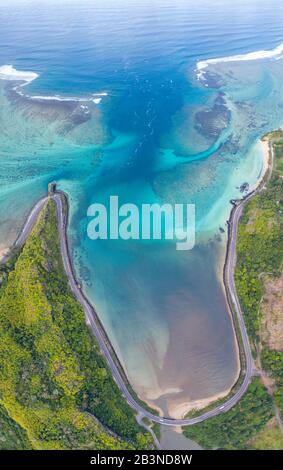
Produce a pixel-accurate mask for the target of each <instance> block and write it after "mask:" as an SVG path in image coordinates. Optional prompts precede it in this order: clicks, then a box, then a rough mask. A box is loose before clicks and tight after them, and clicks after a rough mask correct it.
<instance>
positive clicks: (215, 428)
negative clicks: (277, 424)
mask: <svg viewBox="0 0 283 470" xmlns="http://www.w3.org/2000/svg"><path fill="white" fill-rule="evenodd" d="M272 415H273V410H272V399H271V397H270V396H269V394H268V393H267V391H266V389H265V387H264V386H263V385H262V383H261V382H260V380H259V379H258V378H257V379H254V380H253V382H252V383H251V385H250V386H249V388H248V391H247V393H246V394H245V395H244V396H243V398H242V399H241V400H240V401H239V402H238V403H237V405H235V406H234V407H233V408H232V409H231V410H230V411H228V412H227V413H224V414H220V415H218V416H215V417H213V418H210V419H208V420H206V421H203V422H201V423H198V424H196V425H195V426H188V427H187V428H184V431H183V432H184V435H185V436H186V437H188V438H189V439H192V440H193V441H195V442H197V443H198V444H199V445H200V446H201V447H203V448H205V449H215V448H218V449H245V448H247V447H248V445H247V442H248V441H249V440H250V439H252V438H253V437H254V436H255V435H256V434H257V433H258V432H259V431H261V430H262V429H263V428H264V426H265V425H266V423H267V422H268V421H269V420H270V419H271V417H272Z"/></svg>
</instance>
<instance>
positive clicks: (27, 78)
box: [0, 65, 108, 104]
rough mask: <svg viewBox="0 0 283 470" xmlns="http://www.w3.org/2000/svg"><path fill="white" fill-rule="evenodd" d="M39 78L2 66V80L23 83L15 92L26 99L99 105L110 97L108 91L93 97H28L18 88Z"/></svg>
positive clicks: (32, 73)
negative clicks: (105, 98)
mask: <svg viewBox="0 0 283 470" xmlns="http://www.w3.org/2000/svg"><path fill="white" fill-rule="evenodd" d="M38 77H39V74H38V73H36V72H28V71H21V70H17V69H15V68H14V67H13V66H12V65H2V66H0V80H8V81H21V82H23V83H21V84H19V85H17V86H16V87H14V90H15V91H16V92H17V93H18V94H19V95H20V96H24V97H25V98H28V99H31V100H42V101H43V100H44V101H63V102H64V101H65V102H90V101H92V102H93V103H95V104H99V103H100V102H101V100H102V97H104V96H108V93H107V92H106V91H104V92H101V93H92V95H91V97H89V96H88V97H85V98H84V97H82V98H79V97H73V96H70V97H64V96H60V95H51V96H48V95H28V94H27V93H23V92H22V91H20V90H18V88H20V87H23V86H26V85H28V84H29V83H31V82H32V81H33V80H36V79H37V78H38Z"/></svg>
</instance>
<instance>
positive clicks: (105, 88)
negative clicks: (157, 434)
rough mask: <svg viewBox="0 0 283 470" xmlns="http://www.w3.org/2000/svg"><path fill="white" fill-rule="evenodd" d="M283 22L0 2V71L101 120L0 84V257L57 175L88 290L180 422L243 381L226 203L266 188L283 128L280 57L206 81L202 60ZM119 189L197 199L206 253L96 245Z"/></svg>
mask: <svg viewBox="0 0 283 470" xmlns="http://www.w3.org/2000/svg"><path fill="white" fill-rule="evenodd" d="M58 3H59V4H58ZM282 24H283V5H282V4H281V3H280V2H279V1H278V0H270V1H268V2H265V1H263V0H246V1H244V0H235V1H234V2H232V3H231V2H228V0H215V1H214V0H199V1H197V0H179V1H178V0H175V1H173V0H155V1H154V0H152V1H150V0H145V1H141V0H132V1H131V0H116V1H114V0H104V1H102V0H101V1H100V0H98V1H96V0H94V1H91V0H81V1H76V0H73V1H71V0H69V1H67V0H62V1H60V2H55V1H53V0H50V1H49V0H38V1H35V0H34V1H32V0H27V1H25V0H23V1H20V0H12V1H9V2H8V1H6V0H1V1H0V31H1V40H0V67H1V65H7V64H11V65H13V67H14V68H15V69H17V70H20V71H32V72H36V73H38V74H39V77H38V78H37V79H36V80H34V81H32V82H31V83H30V84H29V85H28V86H27V87H25V88H22V89H21V90H22V91H23V92H24V93H25V94H28V95H36V96H38V95H40V96H42V95H43V96H54V95H57V96H58V95H60V96H61V97H65V98H67V97H69V98H70V97H71V98H74V97H76V98H78V97H79V98H81V99H85V101H84V102H83V106H87V107H88V111H89V112H90V114H91V119H90V120H85V121H84V120H81V118H82V115H83V113H84V110H83V108H80V106H81V104H80V103H77V104H74V103H73V102H71V103H69V102H68V101H65V102H64V101H57V100H56V101H54V100H49V101H48V100H42V99H39V100H30V99H27V98H25V97H23V96H22V97H19V96H18V95H17V94H16V93H14V92H13V90H12V88H11V86H8V88H7V83H8V85H11V82H6V81H4V80H0V91H1V94H0V165H1V172H0V215H1V230H0V248H5V247H6V246H7V245H8V244H10V243H11V242H12V241H13V239H14V238H15V236H16V232H17V230H18V229H19V228H20V227H21V224H22V223H23V220H24V217H25V215H26V214H27V212H28V210H29V209H30V208H31V206H32V204H33V203H34V202H35V201H36V199H37V198H38V197H40V196H41V195H42V194H43V193H44V192H45V191H46V187H47V184H48V182H49V181H51V180H56V181H57V182H58V184H59V187H61V188H62V189H64V190H65V191H67V192H68V194H69V197H70V203H71V224H70V229H69V236H70V243H71V250H72V256H73V259H74V264H75V268H76V272H77V275H78V277H79V279H80V280H81V282H82V284H83V287H84V289H85V292H86V293H87V295H88V296H89V297H90V299H91V300H92V301H93V303H94V305H95V306H96V309H97V312H98V314H99V316H100V318H101V320H102V322H103V324H104V326H105V328H106V330H107V332H108V334H109V336H110V338H111V341H112V342H113V344H114V346H115V348H116V351H117V353H118V356H119V358H120V360H121V362H122V364H123V366H124V368H125V370H126V372H127V374H128V376H129V379H130V381H131V382H132V384H133V386H134V388H135V389H136V391H137V392H138V393H139V394H140V396H141V397H142V398H143V399H147V400H148V401H150V402H151V403H154V404H156V405H158V406H160V407H161V408H162V409H163V410H165V411H166V412H170V414H171V415H177V414H181V413H182V412H184V411H185V410H186V409H187V408H188V403H189V402H191V401H194V400H198V399H202V398H208V397H212V396H214V395H216V394H218V393H221V392H223V391H225V390H227V389H228V388H229V387H230V386H231V385H232V384H233V382H234V380H235V378H236V376H237V373H238V364H237V357H238V351H237V347H236V344H235V339H234V332H233V327H232V323H231V318H230V316H229V313H228V310H227V306H226V302H225V297H224V293H223V286H222V280H221V279H222V268H223V259H224V253H225V246H226V238H227V227H226V220H227V218H228V216H229V212H230V209H231V205H230V203H229V200H230V199H231V198H232V197H238V196H239V195H240V190H239V188H240V186H241V184H243V183H245V182H248V183H249V184H250V185H253V184H255V183H256V182H257V181H258V179H259V177H260V173H261V170H262V153H261V148H260V145H259V144H258V138H259V137H260V136H261V135H262V134H263V133H264V132H265V131H266V130H270V129H272V128H273V127H276V126H278V125H280V124H281V122H282V119H281V114H282V103H283V99H282V85H281V83H283V82H282V72H281V68H282V66H281V61H280V60H277V59H276V60H275V59H274V60H272V61H265V60H263V61H262V60H259V61H253V62H241V63H240V62H239V63H236V64H234V66H233V65H230V64H228V65H227V64H225V63H224V64H219V65H214V66H212V70H211V75H210V79H209V80H208V79H207V81H206V82H205V81H203V82H200V81H198V80H197V73H196V70H195V69H196V64H197V63H198V62H199V61H200V60H205V59H208V58H213V57H223V56H231V55H235V54H237V55H238V54H244V53H248V52H252V51H258V50H261V49H273V48H275V47H276V46H278V45H279V44H280V43H282V42H283V30H282ZM0 71H1V69H0ZM217 73H218V74H219V76H218V79H217V80H216V79H215V74H217ZM219 77H220V79H219ZM95 93H107V96H102V97H101V101H100V103H99V104H96V103H93V102H89V101H88V99H89V98H91V97H92V95H93V94H95ZM116 194H117V195H119V197H120V201H121V202H132V203H136V204H137V205H140V204H142V203H143V202H151V203H152V202H162V203H163V202H172V203H176V202H184V203H188V202H191V203H195V204H196V211H197V246H196V247H195V248H194V249H193V250H192V251H191V252H177V251H176V250H175V245H174V244H172V243H170V242H165V241H161V242H154V243H150V242H147V243H145V242H137V241H128V242H125V241H121V240H118V241H111V242H110V241H99V242H94V241H91V240H89V239H88V238H87V236H86V226H87V223H88V219H87V217H86V212H87V208H88V206H89V205H90V204H91V203H92V202H104V203H105V202H107V200H108V197H109V196H110V195H116ZM178 406H179V408H178V409H177V407H178Z"/></svg>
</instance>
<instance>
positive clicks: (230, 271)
mask: <svg viewBox="0 0 283 470" xmlns="http://www.w3.org/2000/svg"><path fill="white" fill-rule="evenodd" d="M253 195H254V193H252V194H251V195H249V196H247V197H246V199H245V200H243V201H241V202H240V203H238V205H237V206H236V208H235V209H234V213H233V217H232V220H231V222H232V223H231V234H230V236H231V238H230V249H229V251H228V255H227V262H226V266H227V267H226V271H227V274H226V277H227V281H228V283H229V284H228V285H229V289H230V293H231V298H232V300H233V302H234V304H235V310H236V314H237V318H238V321H239V327H240V331H241V335H242V339H243V345H244V352H245V356H246V373H245V378H244V381H243V383H242V384H241V386H240V388H239V390H238V391H237V392H236V393H235V394H234V395H233V396H232V397H231V398H229V399H228V400H227V401H226V402H225V403H224V404H221V405H219V406H217V407H215V408H214V409H213V410H210V411H207V412H206V413H203V414H202V415H200V416H197V417H195V418H189V419H170V418H161V417H160V416H156V415H154V414H152V413H151V412H150V411H148V410H146V409H144V408H143V407H142V405H141V404H140V403H138V402H137V401H136V400H135V399H134V398H133V397H132V395H131V394H130V392H129V390H128V388H127V385H126V384H125V382H124V379H123V377H122V375H121V373H120V371H119V369H118V367H117V365H116V362H115V361H114V359H113V357H112V355H111V352H110V351H109V349H108V347H107V345H106V344H105V341H104V337H103V335H102V333H101V330H100V328H99V326H98V325H97V324H96V322H95V318H96V313H95V311H94V309H93V307H92V306H91V305H90V303H89V302H88V300H87V299H86V298H85V297H84V295H83V294H82V292H81V289H80V287H79V286H78V283H77V281H76V280H75V278H74V274H73V270H72V265H71V262H70V258H69V252H68V246H67V239H66V224H65V217H64V212H63V204H62V199H61V196H60V194H59V193H55V194H54V195H53V196H52V198H53V199H54V201H55V203H56V207H57V215H58V224H59V233H60V245H61V253H62V259H63V264H64V269H65V271H66V274H67V276H68V279H69V284H70V287H71V289H72V291H73V294H74V295H75V297H76V298H77V300H78V301H79V302H80V304H81V305H82V307H83V309H84V312H85V315H86V317H87V320H88V322H89V324H90V326H91V329H92V331H93V333H94V335H95V337H96V339H97V341H98V343H99V346H100V348H101V350H102V352H103V354H104V356H105V358H106V360H107V362H108V366H109V368H110V370H111V372H112V375H113V378H114V379H115V381H116V383H117V384H118V386H119V388H120V390H121V392H122V394H123V396H124V397H125V398H126V400H127V402H128V403H129V405H130V406H131V407H132V408H133V409H134V410H135V411H136V412H138V413H139V415H142V416H146V417H147V418H149V419H150V420H152V421H154V422H156V423H159V424H165V425H168V426H192V425H193V424H196V423H200V422H201V421H204V420H205V419H207V418H211V417H212V416H217V415H218V414H220V413H225V412H226V411H228V410H229V409H230V408H232V407H233V406H234V405H235V404H236V403H237V402H238V401H239V400H240V399H241V398H242V396H243V395H244V393H245V392H246V390H247V388H248V385H249V383H250V379H251V376H252V374H253V361H252V355H251V350H250V344H249V340H248V335H247V331H246V327H245V323H244V320H243V317H242V312H241V308H240V305H239V302H238V299H237V295H236V290H235V284H234V266H235V261H236V249H235V247H236V238H237V226H238V222H239V218H240V216H241V212H242V208H243V204H244V203H245V202H246V201H247V200H248V199H250V198H251V197H252V196H253Z"/></svg>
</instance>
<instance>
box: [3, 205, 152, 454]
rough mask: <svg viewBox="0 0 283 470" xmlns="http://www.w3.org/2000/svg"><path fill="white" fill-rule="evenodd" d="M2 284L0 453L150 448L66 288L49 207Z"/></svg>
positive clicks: (53, 216) (52, 210)
mask: <svg viewBox="0 0 283 470" xmlns="http://www.w3.org/2000/svg"><path fill="white" fill-rule="evenodd" d="M0 279H1V289H0V425H1V430H0V448H3V449H5V448H8V449H9V448H34V449H78V448H82V449H120V448H122V449H126V448H143V449H144V448H147V447H151V446H152V441H151V436H150V435H149V434H148V433H145V432H144V430H143V429H142V428H140V427H139V426H138V424H137V422H136V419H135V416H134V413H133V411H132V409H131V408H130V407H129V406H128V404H127V403H126V401H125V400H124V399H123V397H122V396H121V394H120V391H119V389H118V387H117V385H116V383H115V382H114V380H113V379H112V376H111V374H110V372H109V370H108V368H107V365H106V363H105V360H104V358H103V357H102V355H101V353H100V351H99V348H98V345H97V344H96V342H95V340H94V338H93V336H92V335H91V333H90V331H89V330H88V327H87V326H86V324H85V318H84V313H83V310H82V308H81V306H80V305H79V304H78V303H77V301H76V299H75V298H74V297H73V295H72V293H71V291H70V289H69V287H68V282H67V278H66V276H65V273H64V271H63V266H62V261H61V255H60V245H59V234H58V230H57V217H56V207H55V203H54V201H52V200H49V201H48V203H47V204H46V206H45V207H44V209H43V210H42V212H41V214H40V217H39V219H38V221H37V223H36V225H35V227H34V228H33V230H32V232H31V234H30V235H29V237H28V239H27V241H26V243H25V245H24V247H23V249H22V251H21V252H20V253H18V254H15V255H14V257H13V258H12V259H10V261H9V262H8V263H7V264H6V265H4V266H1V276H0ZM92 415H94V416H95V417H96V419H94V417H92ZM98 420H99V421H98ZM100 423H102V424H103V426H102V424H100ZM109 429H111V431H112V433H110V432H109V431H108V430H109Z"/></svg>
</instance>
